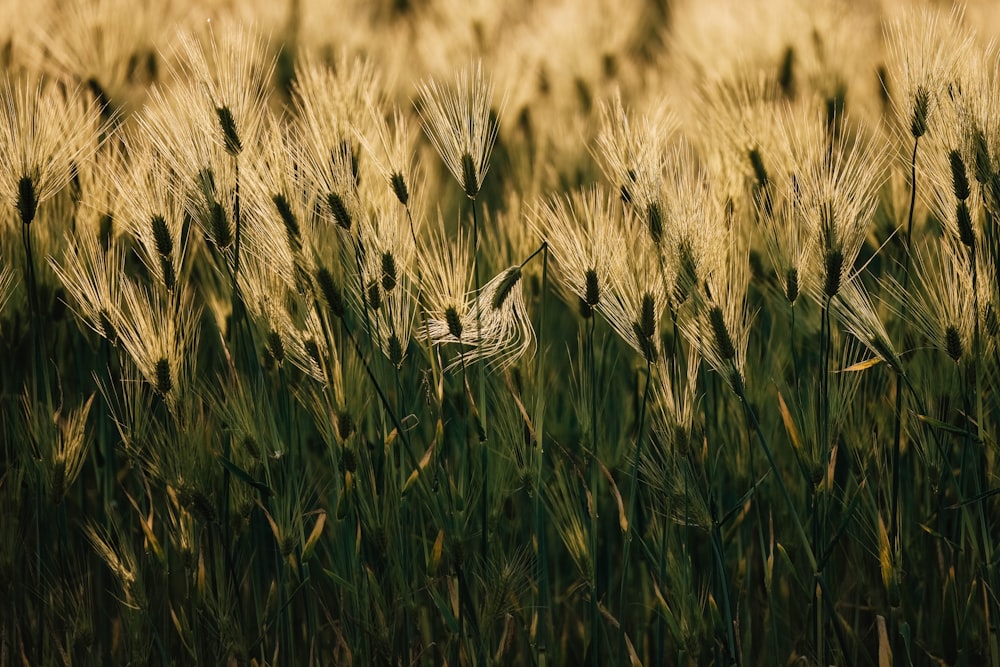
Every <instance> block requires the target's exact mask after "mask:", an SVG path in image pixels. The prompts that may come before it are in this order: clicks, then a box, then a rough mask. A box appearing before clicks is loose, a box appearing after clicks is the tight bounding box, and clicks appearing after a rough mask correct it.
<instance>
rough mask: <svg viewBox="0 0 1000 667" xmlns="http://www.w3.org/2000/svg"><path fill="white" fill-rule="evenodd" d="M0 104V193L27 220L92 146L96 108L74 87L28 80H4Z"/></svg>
mask: <svg viewBox="0 0 1000 667" xmlns="http://www.w3.org/2000/svg"><path fill="white" fill-rule="evenodd" d="M0 109H2V114H3V117H2V118H0V171H2V172H3V174H4V175H3V177H2V178H0V198H2V199H3V200H4V202H5V203H6V205H7V206H9V207H11V208H13V209H14V210H15V211H16V212H17V216H16V217H17V220H18V222H19V223H21V224H24V225H29V224H31V222H32V221H33V220H34V219H35V215H36V213H37V211H38V207H39V206H40V205H42V204H43V203H45V202H46V201H48V200H49V199H51V198H52V197H53V196H55V194H56V193H57V192H59V191H60V190H61V189H62V188H63V187H65V186H66V185H67V184H69V182H70V180H71V179H72V177H73V169H74V164H75V163H77V162H80V161H81V160H83V159H85V158H86V157H87V156H88V155H90V154H92V153H93V152H94V151H96V150H97V147H98V144H99V137H100V135H101V133H102V123H101V120H100V110H99V108H98V107H97V105H96V104H94V103H93V102H92V101H90V100H88V99H87V97H86V96H85V95H84V93H83V92H82V91H81V90H80V89H79V88H70V87H68V86H67V85H66V84H60V83H58V82H54V81H44V80H32V79H26V80H23V81H11V80H9V79H8V80H7V81H6V82H5V83H4V84H3V87H2V88H0Z"/></svg>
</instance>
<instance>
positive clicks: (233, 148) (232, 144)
mask: <svg viewBox="0 0 1000 667" xmlns="http://www.w3.org/2000/svg"><path fill="white" fill-rule="evenodd" d="M215 113H216V114H217V115H218V117H219V127H220V128H221V129H222V141H223V145H224V146H225V147H226V152H227V153H229V154H230V155H232V156H233V157H236V156H237V155H239V154H240V153H241V152H242V151H243V143H242V142H241V141H240V135H239V133H238V132H237V131H236V119H235V118H233V112H232V111H231V110H230V109H229V107H227V106H221V107H216V108H215Z"/></svg>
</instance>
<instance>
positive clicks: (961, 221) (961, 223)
mask: <svg viewBox="0 0 1000 667" xmlns="http://www.w3.org/2000/svg"><path fill="white" fill-rule="evenodd" d="M955 221H956V223H957V225H958V239H959V240H960V241H961V242H962V245H964V246H965V247H967V248H974V247H975V246H976V233H975V231H974V230H973V228H972V215H971V213H969V205H968V204H967V203H966V202H965V201H964V200H960V201H959V202H958V204H957V206H956V208H955Z"/></svg>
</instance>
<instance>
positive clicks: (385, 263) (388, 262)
mask: <svg viewBox="0 0 1000 667" xmlns="http://www.w3.org/2000/svg"><path fill="white" fill-rule="evenodd" d="M395 286H396V260H395V258H393V256H392V252H391V251H389V250H386V251H385V252H383V253H382V289H383V290H385V292H386V293H389V292H391V291H392V290H393V288H394V287H395Z"/></svg>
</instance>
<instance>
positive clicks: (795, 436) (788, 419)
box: [778, 391, 802, 449]
mask: <svg viewBox="0 0 1000 667" xmlns="http://www.w3.org/2000/svg"><path fill="white" fill-rule="evenodd" d="M778 409H779V410H780V411H781V421H783V422H785V430H786V431H787V432H788V437H789V438H791V440H792V445H794V446H795V449H802V438H801V436H799V429H797V428H796V427H795V420H794V419H792V413H791V412H790V411H789V410H788V405H786V404H785V398H784V397H783V396H782V395H781V392H780V391H779V392H778Z"/></svg>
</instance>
